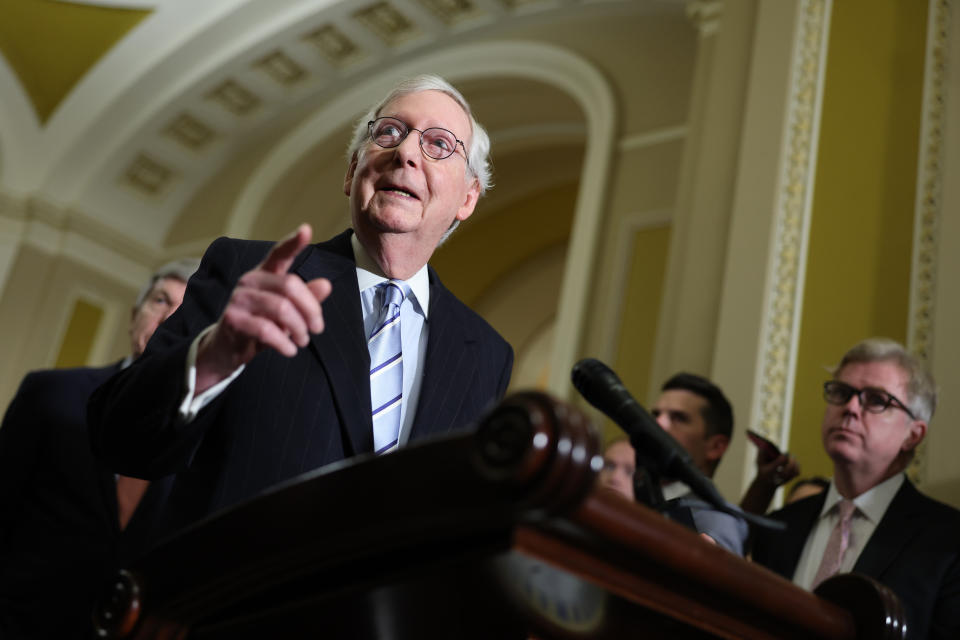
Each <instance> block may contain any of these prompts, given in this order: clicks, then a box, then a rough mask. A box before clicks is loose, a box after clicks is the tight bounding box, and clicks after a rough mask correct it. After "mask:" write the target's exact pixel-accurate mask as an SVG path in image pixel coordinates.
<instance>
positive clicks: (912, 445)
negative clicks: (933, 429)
mask: <svg viewBox="0 0 960 640" xmlns="http://www.w3.org/2000/svg"><path fill="white" fill-rule="evenodd" d="M926 435H927V423H926V422H924V421H923V420H913V421H912V422H911V423H910V427H909V431H908V432H907V437H906V438H904V439H903V444H902V445H900V449H901V451H912V450H914V449H916V448H917V446H918V445H919V444H920V443H921V442H923V439H924V438H925V437H926Z"/></svg>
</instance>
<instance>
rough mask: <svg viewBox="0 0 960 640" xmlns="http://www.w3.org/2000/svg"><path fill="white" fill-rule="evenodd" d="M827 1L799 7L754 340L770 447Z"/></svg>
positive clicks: (786, 396) (779, 401)
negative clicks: (763, 288) (782, 148)
mask: <svg viewBox="0 0 960 640" xmlns="http://www.w3.org/2000/svg"><path fill="white" fill-rule="evenodd" d="M831 6H832V0H801V2H800V3H799V5H798V12H799V14H798V15H799V21H798V27H797V28H798V32H797V34H796V42H795V44H794V55H793V63H792V66H793V69H792V70H791V74H792V79H791V85H790V96H789V101H788V116H787V131H786V138H785V155H784V157H783V158H782V160H781V168H780V179H779V186H778V191H779V193H778V195H777V206H776V210H775V214H774V215H775V218H776V219H775V221H774V251H773V256H772V263H771V265H770V271H769V277H768V284H767V291H766V294H765V299H766V302H765V308H764V318H763V328H762V338H761V351H760V353H761V355H760V358H761V371H762V373H761V375H760V377H759V382H758V385H759V389H758V393H757V399H758V402H759V412H758V415H759V416H760V423H759V425H758V426H759V428H760V430H761V431H763V432H764V433H765V434H766V435H767V436H768V437H770V438H771V439H772V440H774V441H775V442H780V443H783V442H784V441H785V440H786V439H787V436H788V435H789V434H788V432H787V430H786V425H787V424H788V423H789V419H790V410H791V406H792V405H791V403H792V397H793V385H794V375H795V368H796V350H797V342H798V341H799V338H800V321H799V310H800V308H801V304H802V295H803V277H804V270H805V266H806V251H807V237H808V235H809V228H810V214H811V207H812V201H813V176H814V171H815V169H816V155H817V134H818V131H819V120H820V103H821V100H822V96H823V75H824V66H825V64H826V47H827V34H828V29H829V18H830V10H831Z"/></svg>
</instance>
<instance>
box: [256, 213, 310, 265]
mask: <svg viewBox="0 0 960 640" xmlns="http://www.w3.org/2000/svg"><path fill="white" fill-rule="evenodd" d="M311 236H313V230H312V229H311V228H310V225H309V224H307V223H303V224H301V225H300V226H299V227H297V230H296V231H294V232H293V233H292V234H290V235H289V236H287V237H286V238H284V239H283V240H281V241H279V242H278V243H277V244H275V245H273V248H272V249H270V253H268V254H267V257H266V258H264V260H263V264H261V265H260V266H261V268H263V269H264V270H265V271H269V272H271V273H276V274H284V273H286V272H287V271H288V270H289V269H290V265H291V264H293V259H294V258H296V257H297V254H298V253H300V252H301V251H302V250H303V248H304V247H306V246H307V245H308V244H310V238H311Z"/></svg>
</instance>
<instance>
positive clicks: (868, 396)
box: [823, 382, 894, 413]
mask: <svg viewBox="0 0 960 640" xmlns="http://www.w3.org/2000/svg"><path fill="white" fill-rule="evenodd" d="M855 394H856V395H858V396H859V397H860V404H861V405H862V406H863V408H864V409H865V410H866V411H870V412H872V413H880V412H881V411H883V410H884V409H886V408H887V407H889V406H890V405H891V404H892V403H893V402H894V397H893V396H892V395H890V394H889V393H887V392H886V391H884V390H882V389H871V388H869V387H868V388H866V389H857V388H856V387H851V386H850V385H848V384H844V383H842V382H828V383H827V384H825V385H824V388H823V395H824V397H825V398H826V400H827V402H829V403H831V404H846V403H848V402H850V398H852V397H853V396H854V395H855Z"/></svg>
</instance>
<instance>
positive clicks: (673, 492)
mask: <svg viewBox="0 0 960 640" xmlns="http://www.w3.org/2000/svg"><path fill="white" fill-rule="evenodd" d="M660 491H662V492H663V499H664V500H665V501H666V500H676V499H677V498H682V497H684V496H686V495H688V494H690V493H691V491H690V487H688V486H687V485H685V484H684V483H682V482H680V481H679V480H674V481H673V482H669V483H667V484H665V485H663V486H662V487H660Z"/></svg>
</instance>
